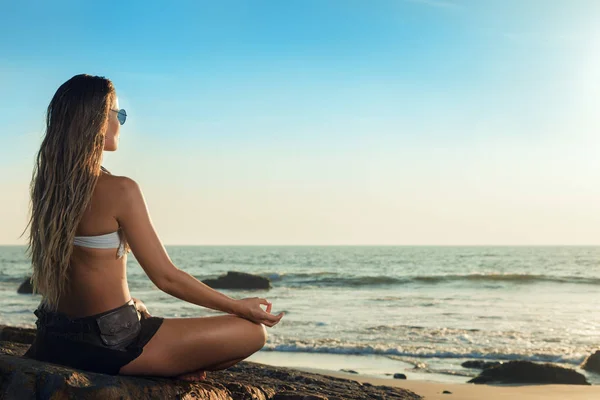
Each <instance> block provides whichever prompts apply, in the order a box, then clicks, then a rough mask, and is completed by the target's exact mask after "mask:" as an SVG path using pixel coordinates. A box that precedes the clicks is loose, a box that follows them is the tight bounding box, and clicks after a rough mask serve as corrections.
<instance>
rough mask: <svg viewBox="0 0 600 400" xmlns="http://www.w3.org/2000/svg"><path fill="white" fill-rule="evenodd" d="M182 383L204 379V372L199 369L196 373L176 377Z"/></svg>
mask: <svg viewBox="0 0 600 400" xmlns="http://www.w3.org/2000/svg"><path fill="white" fill-rule="evenodd" d="M176 378H177V379H181V380H182V381H189V382H198V381H203V380H205V379H206V371H202V370H201V369H199V370H198V371H193V372H188V373H187V374H181V375H179V376H177V377H176Z"/></svg>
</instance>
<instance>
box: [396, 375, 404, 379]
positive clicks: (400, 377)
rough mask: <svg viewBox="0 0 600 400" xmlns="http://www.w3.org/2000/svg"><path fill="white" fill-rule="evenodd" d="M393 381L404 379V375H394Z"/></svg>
mask: <svg viewBox="0 0 600 400" xmlns="http://www.w3.org/2000/svg"><path fill="white" fill-rule="evenodd" d="M394 379H406V375H404V374H394Z"/></svg>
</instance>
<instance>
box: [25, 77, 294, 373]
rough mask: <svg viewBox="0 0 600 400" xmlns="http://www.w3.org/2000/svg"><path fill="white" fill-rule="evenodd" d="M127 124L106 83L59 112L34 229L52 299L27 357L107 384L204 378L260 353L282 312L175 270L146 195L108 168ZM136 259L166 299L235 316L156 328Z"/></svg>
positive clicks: (68, 87)
mask: <svg viewBox="0 0 600 400" xmlns="http://www.w3.org/2000/svg"><path fill="white" fill-rule="evenodd" d="M126 116H127V115H126V113H125V111H124V110H121V109H119V104H118V100H117V96H116V93H115V89H114V87H113V85H112V83H111V81H109V80H108V79H105V78H102V77H97V76H90V75H77V76H74V77H73V78H71V79H70V80H69V81H67V82H65V83H64V84H63V85H62V86H61V87H60V88H59V89H58V91H57V92H56V94H55V95H54V97H53V98H52V101H51V102H50V105H49V107H48V113H47V118H46V134H45V137H44V140H43V142H42V145H41V148H40V150H39V153H38V155H37V160H36V165H35V169H34V174H33V178H32V182H31V219H30V221H29V225H28V226H29V227H30V235H29V246H28V252H29V255H30V256H31V259H32V265H33V277H32V282H33V286H34V290H35V291H37V292H39V293H41V294H42V296H43V298H42V301H41V303H40V306H39V307H38V309H37V310H36V311H35V314H36V315H37V317H38V319H37V322H36V325H37V335H36V340H35V342H34V343H33V345H32V346H31V348H30V349H29V350H28V352H27V354H26V356H27V357H31V358H35V359H38V360H43V361H48V362H54V363H57V364H63V365H68V366H71V367H74V368H80V369H86V370H91V371H95V372H102V373H108V374H124V375H155V376H172V377H179V378H181V379H187V380H199V379H203V378H204V377H205V376H206V375H205V373H204V371H205V370H219V369H225V368H227V367H230V366H232V365H234V364H236V363H237V362H239V361H241V360H243V359H244V358H246V357H248V356H250V355H251V354H253V353H255V352H256V351H258V350H260V349H261V348H262V347H263V346H264V344H265V341H266V338H267V333H266V330H265V326H268V327H272V326H274V325H275V324H277V323H278V322H279V321H280V320H281V318H282V317H283V313H280V314H278V315H273V314H271V312H270V311H271V303H269V302H268V301H267V300H266V299H262V298H256V297H254V298H246V299H241V300H235V299H232V298H230V297H228V296H226V295H224V294H222V293H220V292H218V291H216V290H213V289H211V288H210V287H208V286H206V285H205V284H203V283H202V282H200V281H198V280H197V279H196V278H194V277H193V276H191V275H189V274H187V273H186V272H184V271H182V270H180V269H178V268H177V267H176V266H175V265H173V263H172V262H171V260H170V259H169V256H168V255H167V253H166V251H165V249H164V247H163V245H162V243H161V242H160V239H159V238H158V235H157V234H156V232H155V230H154V228H153V225H152V222H151V219H150V216H149V215H148V210H147V208H146V204H145V200H144V197H143V195H142V191H141V190H140V187H139V186H138V184H137V183H136V182H135V181H133V180H132V179H130V178H127V177H123V176H115V175H111V174H110V173H109V172H108V171H107V170H106V169H104V168H103V167H102V166H101V164H102V154H103V151H115V150H117V147H118V141H119V129H120V125H122V124H124V123H125V119H126ZM129 251H133V253H134V254H135V257H136V259H137V260H138V262H139V263H140V265H141V266H142V268H143V269H144V271H145V272H146V274H147V275H148V277H149V278H150V279H151V280H152V282H153V283H154V284H155V285H156V286H157V287H158V288H159V289H161V290H162V291H164V292H166V293H168V294H170V295H172V296H175V297H177V298H179V299H181V300H184V301H187V302H190V303H193V304H197V305H199V306H203V307H208V308H211V309H213V310H219V311H223V312H225V313H227V314H228V315H220V316H214V317H204V318H164V319H163V318H158V317H151V316H150V315H149V314H148V313H147V310H146V309H145V306H144V305H143V303H141V302H140V301H137V300H135V299H132V298H131V295H130V293H129V288H128V285H127V273H126V265H127V252H129ZM261 305H265V306H266V311H265V310H263V308H262V307H261Z"/></svg>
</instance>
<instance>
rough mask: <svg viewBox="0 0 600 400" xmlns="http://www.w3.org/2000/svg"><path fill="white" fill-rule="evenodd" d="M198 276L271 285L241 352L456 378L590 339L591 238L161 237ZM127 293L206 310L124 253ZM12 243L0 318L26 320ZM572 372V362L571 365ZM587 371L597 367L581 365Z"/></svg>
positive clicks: (19, 253) (573, 351)
mask: <svg viewBox="0 0 600 400" xmlns="http://www.w3.org/2000/svg"><path fill="white" fill-rule="evenodd" d="M167 251H168V253H169V255H170V257H171V259H172V260H173V262H174V263H175V265H177V266H178V267H179V268H180V269H183V270H185V271H187V272H189V273H190V274H192V275H194V276H196V277H197V278H199V279H205V278H211V277H217V276H219V275H221V274H225V273H226V272H227V271H240V272H247V273H252V274H257V275H261V276H265V277H268V278H269V279H270V280H271V283H272V286H273V288H272V289H271V290H268V291H267V290H257V291H233V290H221V291H222V292H224V293H226V294H227V295H229V296H231V297H235V298H244V297H254V296H259V297H265V298H267V299H268V300H270V301H271V302H272V303H273V310H272V312H273V313H278V312H280V311H285V312H286V316H285V317H284V318H283V319H282V321H281V322H280V323H279V324H278V325H276V326H275V327H273V328H269V329H268V332H269V338H268V341H267V344H266V346H265V347H264V349H263V350H261V351H260V352H258V353H256V354H255V355H253V356H252V357H251V358H250V360H252V361H258V362H265V363H268V364H274V365H283V366H296V367H307V368H327V369H340V368H347V369H353V370H355V371H357V372H359V373H364V374H369V375H374V376H381V377H386V376H387V377H389V376H390V375H389V374H393V373H396V372H400V373H405V374H406V375H407V376H408V377H409V379H426V380H437V381H448V382H465V381H466V380H468V379H469V377H470V376H475V375H476V374H477V372H478V371H476V370H469V369H466V368H463V367H461V366H460V364H461V363H462V362H463V361H466V360H474V359H478V360H490V361H497V360H531V361H544V362H554V363H559V364H561V365H564V366H567V367H572V368H577V366H578V365H579V364H580V363H581V362H582V361H583V359H584V358H585V357H586V356H587V355H589V354H591V353H593V352H594V351H596V350H597V349H598V348H599V346H600V307H599V304H600V269H599V268H598V260H600V247H421V246H417V247H401V246H397V247H396V246H385V247H370V246H364V247H363V246H347V247H346V246H340V247H333V246H332V247H317V246H298V247H294V246H283V247H275V246H268V247H259V246H248V247H244V246H167ZM127 264H128V281H129V287H130V289H131V293H132V295H133V296H135V297H138V298H140V299H142V300H143V301H144V302H145V303H146V305H147V306H148V309H149V310H150V313H151V314H153V315H160V316H164V317H192V316H207V315H215V314H216V313H217V312H215V311H213V310H208V309H205V308H202V307H198V306H196V305H192V304H188V303H185V302H183V301H181V300H178V299H175V298H173V297H171V296H169V295H167V294H165V293H163V292H161V291H159V290H158V289H157V288H156V287H155V286H154V285H153V284H152V282H151V281H150V280H149V279H148V277H147V276H146V275H145V273H144V271H143V269H142V268H141V267H140V265H139V264H138V263H137V261H136V260H135V258H134V257H133V256H132V255H131V254H130V255H129V259H128V262H127ZM29 273H30V265H29V262H28V260H27V257H26V255H25V247H24V246H0V291H1V295H0V324H10V325H17V326H28V327H32V326H34V320H35V317H34V315H33V310H34V309H35V307H37V305H38V302H39V300H40V298H39V296H31V295H19V294H17V292H16V290H17V287H18V286H19V284H20V283H21V282H22V281H23V279H24V277H25V276H26V275H28V274H29ZM580 372H583V371H580ZM585 375H586V376H587V377H588V380H590V382H592V383H595V384H600V376H597V375H594V374H589V373H585Z"/></svg>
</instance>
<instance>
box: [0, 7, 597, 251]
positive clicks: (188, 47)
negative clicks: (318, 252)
mask: <svg viewBox="0 0 600 400" xmlns="http://www.w3.org/2000/svg"><path fill="white" fill-rule="evenodd" d="M0 4H1V6H2V12H1V13H0V38H1V39H0V93H1V94H2V95H1V96H0V171H1V173H0V244H20V243H25V237H23V238H19V235H20V233H21V231H22V230H23V229H24V227H25V225H26V220H27V213H28V185H29V180H30V177H31V171H32V167H33V159H34V155H35V153H36V151H37V150H38V148H39V145H40V143H41V138H42V135H43V129H44V126H43V118H44V112H45V108H46V107H47V105H48V102H49V101H50V99H51V97H52V95H53V94H54V92H55V90H56V89H57V88H58V86H60V84H62V83H63V82H64V81H66V80H67V79H69V78H70V77H71V76H73V75H75V74H79V73H90V74H96V75H102V76H106V77H108V78H110V79H111V80H113V82H114V84H115V86H116V88H117V92H118V95H119V100H120V104H121V107H123V108H125V109H127V111H128V114H129V118H128V121H127V123H126V124H125V125H124V126H123V127H122V130H121V139H120V148H119V150H118V151H117V152H115V153H105V157H104V165H105V166H106V167H107V168H108V169H109V170H111V171H112V172H113V173H114V174H117V175H126V176H129V177H131V178H133V179H135V180H136V181H138V182H139V184H140V185H141V187H142V190H143V191H144V194H145V196H146V200H147V202H148V206H149V209H150V212H151V216H152V219H153V221H154V224H155V226H156V229H157V231H158V233H159V235H160V237H161V238H162V240H163V241H164V243H165V244H248V245H261V244H265V245H267V244H299V245H302V244H316V245H329V244H406V245H411V244H426V245H428V244H431V245H484V244H492V245H509V244H514V245H536V244H600V129H599V128H600V113H599V109H598V103H599V101H598V99H599V98H600V27H599V26H598V23H597V22H598V20H600V2H597V1H594V0H589V1H583V0H554V1H544V0H486V1H482V0H390V1H380V0H373V1H353V0H343V1H341V0H340V1H334V0H330V1H322V0H318V1H317V0H306V1H286V2H281V1H225V2H210V3H209V2H198V1H177V2H170V3H167V2H146V1H145V2H141V1H131V2H122V3H119V4H116V3H115V4H110V3H103V4H104V6H100V5H99V4H100V3H97V2H78V1H60V0H58V1H56V2H42V1H37V2H29V1H22V2H8V1H0Z"/></svg>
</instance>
